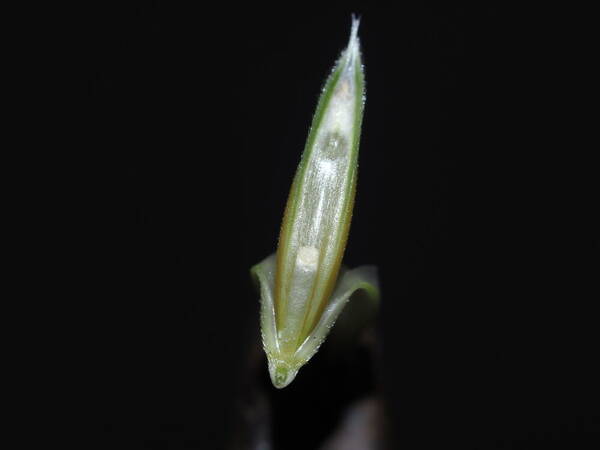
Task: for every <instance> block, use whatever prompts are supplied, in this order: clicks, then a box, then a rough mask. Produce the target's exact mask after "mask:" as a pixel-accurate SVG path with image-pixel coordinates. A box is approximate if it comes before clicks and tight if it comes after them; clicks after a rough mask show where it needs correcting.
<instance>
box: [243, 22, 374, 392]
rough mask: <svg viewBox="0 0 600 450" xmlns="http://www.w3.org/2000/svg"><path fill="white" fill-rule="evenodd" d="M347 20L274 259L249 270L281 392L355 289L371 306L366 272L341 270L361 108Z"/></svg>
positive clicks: (354, 33) (357, 59)
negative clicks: (342, 45) (344, 42)
mask: <svg viewBox="0 0 600 450" xmlns="http://www.w3.org/2000/svg"><path fill="white" fill-rule="evenodd" d="M358 25H359V20H358V19H356V18H355V17H353V18H352V30H351V33H350V40H349V42H348V46H347V47H346V48H345V49H344V51H343V52H342V54H341V56H340V57H339V59H338V61H337V62H336V64H335V66H334V67H333V70H332V72H331V74H330V75H329V77H328V79H327V81H326V83H325V86H324V88H323V91H322V93H321V96H320V98H319V102H318V105H317V110H316V113H315V115H314V118H313V122H312V126H311V129H310V132H309V136H308V140H307V143H306V147H305V149H304V153H303V154H302V159H301V161H300V165H299V166H298V169H297V172H296V175H295V177H294V181H293V184H292V187H291V190H290V194H289V197H288V202H287V205H286V209H285V214H284V218H283V223H282V225H281V233H280V237H279V246H278V248H277V253H276V254H274V255H271V256H269V257H268V258H267V259H265V260H264V261H262V262H261V263H260V264H258V265H256V266H254V267H253V268H252V270H251V271H252V274H253V275H254V277H255V279H256V280H257V281H258V283H259V285H260V295H261V332H262V339H263V346H264V349H265V353H266V354H267V358H268V364H269V372H270V375H271V380H272V381H273V384H274V385H275V387H277V388H283V387H285V386H287V385H288V384H289V383H290V382H291V381H292V380H293V379H294V378H295V376H296V374H297V373H298V370H299V369H300V367H302V365H304V364H306V363H307V362H308V360H309V359H310V358H311V357H312V356H313V355H314V354H315V353H316V351H317V350H318V348H319V346H320V345H321V343H322V342H323V340H324V339H325V337H326V336H327V334H328V332H329V329H330V328H331V327H332V326H333V324H334V322H335V320H336V319H337V317H338V316H339V314H340V312H341V311H342V309H343V308H344V306H345V304H346V302H347V300H348V299H349V298H350V296H351V295H352V294H353V293H354V292H355V291H357V290H359V289H360V290H364V291H365V292H366V293H367V294H368V297H370V298H371V299H372V300H373V301H374V302H377V301H378V298H379V291H378V287H377V275H376V270H375V268H374V267H372V266H365V267H360V268H357V269H354V270H350V271H347V270H345V269H343V268H342V266H341V263H342V257H343V254H344V249H345V246H346V241H347V239H348V232H349V229H350V221H351V217H352V209H353V206H354V196H355V192H356V179H357V170H358V148H359V142H360V130H361V123H362V116H363V108H364V102H365V94H364V73H363V66H362V63H361V54H360V43H359V40H358Z"/></svg>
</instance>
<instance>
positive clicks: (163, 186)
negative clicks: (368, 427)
mask: <svg viewBox="0 0 600 450" xmlns="http://www.w3.org/2000/svg"><path fill="white" fill-rule="evenodd" d="M352 12H355V13H358V14H360V15H362V23H361V28H360V38H361V42H362V48H363V53H364V63H365V66H366V81H367V103H366V110H365V117H364V125H363V136H362V144H361V156H360V175H359V186H358V196H357V202H356V206H355V214H354V218H353V225H352V230H351V234H350V240H349V244H348V249H347V253H346V262H347V263H348V265H350V266H355V265H359V264H364V263H375V264H377V265H378V266H379V268H380V272H381V284H382V291H383V303H382V311H381V314H380V317H379V321H378V329H379V332H380V338H381V342H382V345H383V353H382V356H381V361H380V362H379V366H378V367H379V372H380V373H378V374H377V375H376V379H377V380H378V389H380V392H382V394H383V397H384V398H385V402H386V407H387V411H388V414H389V419H390V424H391V428H392V429H393V431H394V435H395V442H394V443H393V444H392V448H411V449H415V448H428V449H431V448H482V449H526V448H544V449H548V448H568V449H576V448H598V444H599V439H598V409H597V405H598V396H597V394H598V392H597V380H596V377H597V375H598V372H597V371H596V368H595V364H596V360H597V357H598V350H597V342H598V328H597V320H596V317H597V316H596V315H594V314H593V312H592V311H593V305H594V303H595V302H597V301H598V298H600V297H599V296H598V293H599V292H598V291H599V289H598V283H597V278H598V268H599V265H598V233H597V230H598V222H597V221H596V222H594V219H593V214H592V213H593V212H594V209H597V202H596V204H594V202H592V201H591V200H590V199H591V195H590V194H591V188H592V185H593V183H592V180H593V179H592V177H591V175H590V174H589V172H588V169H589V165H588V162H587V161H586V160H585V159H584V158H581V157H579V156H578V154H577V153H576V152H575V149H574V148H573V145H572V144H571V145H570V144H569V142H570V141H569V139H568V137H569V130H568V129H566V125H565V124H564V123H561V121H557V120H556V118H555V117H554V111H556V110H557V109H559V108H560V107H559V104H560V102H561V99H562V97H563V96H564V95H565V91H566V90H568V89H566V88H565V87H564V86H562V85H561V83H560V80H561V76H560V73H561V70H562V69H563V67H562V63H561V62H560V59H558V58H559V56H557V52H558V51H559V49H558V47H557V46H556V43H557V42H558V41H560V33H561V27H560V22H558V24H553V25H552V26H550V27H548V26H547V24H545V23H544V20H543V19H542V18H541V17H539V16H538V17H537V18H536V19H533V18H530V17H531V16H528V15H526V14H524V12H523V11H510V12H507V11H503V10H502V9H500V8H497V7H494V6H485V7H478V8H477V9H463V8H457V7H456V8H455V7H445V8H434V7H430V8H429V7H424V6H423V7H416V6H397V7H395V8H393V9H375V8H373V7H365V6H364V5H360V4H356V5H346V6H345V7H344V8H333V7H331V8H328V9H323V7H319V8H317V9H311V8H310V7H309V6H308V5H303V6H302V7H291V6H289V9H288V6H286V7H285V8H284V6H283V5H279V6H273V7H271V8H268V9H267V8H264V9H257V8H254V7H252V8H251V7H239V6H236V5H233V4H231V5H223V7H222V8H214V7H210V8H208V7H206V6H200V5H198V6H195V7H189V6H187V7H179V6H175V5H173V4H165V3H161V2H141V3H139V4H137V3H134V2H120V3H115V4H113V5H108V4H102V6H98V7H91V8H89V9H88V10H86V11H85V12H84V13H83V15H82V20H81V23H82V24H83V27H82V30H81V36H82V39H81V43H82V53H81V55H79V59H80V60H81V61H84V69H85V74H86V76H85V80H86V83H87V104H88V106H89V109H86V110H85V112H84V113H83V120H84V122H85V127H84V128H83V129H84V131H85V141H84V143H85V149H86V151H87V152H88V153H89V154H90V155H91V156H92V158H91V159H92V160H93V161H92V163H91V164H90V165H89V166H87V168H86V170H87V171H88V172H89V177H90V178H91V179H93V180H94V184H95V189H94V192H93V193H92V194H91V195H90V197H89V198H88V199H87V200H86V204H88V205H91V209H92V211H93V215H92V218H91V221H90V225H91V228H90V235H89V236H88V237H87V239H86V240H85V241H84V244H82V245H84V246H85V248H86V250H87V253H88V254H91V255H92V258H91V266H90V267H91V269H92V270H91V272H93V279H94V281H93V282H91V283H88V284H87V285H86V288H85V289H86V290H85V294H86V295H87V296H88V297H89V298H92V299H94V301H93V304H94V305H95V311H94V313H93V317H92V318H91V320H92V321H94V323H98V324H99V325H100V328H99V329H100V332H99V334H98V344H99V345H98V352H97V353H98V354H97V358H95V359H96V361H97V366H96V367H95V369H94V375H95V379H96V383H95V384H94V386H95V391H97V392H98V394H99V395H98V399H97V400H95V402H97V403H98V404H97V408H96V407H95V406H96V405H94V409H96V410H97V411H99V414H100V421H99V422H98V430H99V432H100V434H101V436H100V437H99V439H100V440H101V442H102V443H103V445H104V447H105V448H119V447H125V448H152V449H161V448H223V447H224V445H225V443H226V442H227V441H228V440H229V439H230V438H231V433H232V430H233V428H232V423H233V417H234V412H235V408H236V402H235V399H236V398H238V397H239V396H240V395H241V393H242V390H243V381H244V380H243V379H242V378H243V377H244V376H245V375H244V374H245V372H244V358H245V354H246V353H247V352H248V348H249V347H251V346H253V345H255V342H256V344H257V343H258V341H257V339H258V338H257V336H256V334H255V333H256V326H257V325H258V315H257V314H258V309H257V308H258V297H257V295H256V293H255V292H254V291H253V289H252V286H251V283H250V279H249V274H248V269H249V267H250V266H251V265H253V264H255V263H256V262H258V261H259V260H261V259H262V258H264V257H265V256H266V255H268V254H269V253H271V252H273V251H274V250H275V246H276V239H277V235H278V228H279V224H280V220H281V216H282V212H283V207H284V203H285V199H286V197H287V193H288V189H289V185H290V182H291V179H292V176H293V173H294V170H295V167H296V165H297V163H298V161H299V157H300V152H301V151H302V148H303V145H304V141H305V139H306V134H307V130H308V125H309V123H310V119H311V116H312V113H313V111H314V107H315V105H316V100H317V96H318V93H319V90H320V87H321V85H322V83H323V80H324V79H325V76H326V75H327V74H328V71H329V69H330V67H331V66H332V64H333V62H334V60H335V58H336V57H337V56H338V54H339V52H340V51H341V49H342V48H343V47H344V45H345V43H346V41H347V37H348V32H349V27H350V14H351V13H352ZM554 25H556V26H554ZM85 175H86V174H85V173H84V176H85ZM310 367H311V365H310V364H309V365H308V366H307V368H306V369H303V371H304V370H306V378H307V379H315V378H319V377H326V378H327V379H328V383H331V384H332V385H333V384H334V383H335V382H336V380H335V376H332V374H331V373H323V374H320V373H319V372H315V371H314V370H312V369H311V368H310ZM303 375H304V372H301V373H300V375H299V378H298V380H296V381H295V382H294V383H293V384H292V385H291V386H290V387H289V388H286V391H281V393H280V392H275V391H274V390H273V392H271V393H270V395H271V396H272V398H275V399H276V398H280V399H281V398H289V399H291V400H290V401H294V402H298V403H295V405H298V406H297V408H296V409H294V408H289V407H288V409H287V410H286V411H287V414H292V415H293V417H291V418H289V419H288V420H287V422H286V421H284V420H282V421H281V423H282V424H283V425H281V426H282V427H284V428H282V429H285V430H287V431H286V433H289V436H290V437H288V439H287V440H285V438H282V437H281V434H282V432H279V435H280V436H279V438H278V439H279V441H278V442H279V444H280V446H281V448H286V449H291V448H311V447H310V444H309V443H310V442H312V441H310V438H309V437H307V436H310V434H311V431H310V430H311V429H314V430H316V431H314V433H315V434H319V433H322V432H323V430H322V428H319V427H322V423H323V421H324V420H325V419H324V416H325V414H328V416H327V417H334V416H331V414H332V413H331V411H330V410H332V409H335V408H333V407H332V406H331V405H335V404H336V402H339V401H341V400H340V398H341V397H339V395H340V394H339V393H338V397H336V396H335V394H332V397H327V395H328V392H329V390H330V389H329V388H328V387H327V383H321V384H318V386H319V388H318V390H313V391H310V390H307V389H306V385H304V384H303V381H302V378H303ZM262 377H263V378H264V377H265V375H264V374H262ZM246 381H247V380H246ZM263 382H264V379H263ZM265 386H266V385H265ZM294 390H296V391H294ZM331 390H333V391H335V389H331ZM294 392H299V393H301V396H302V398H303V400H302V401H301V402H300V400H298V398H299V397H298V396H299V394H297V395H296V397H294ZM277 395H279V397H277ZM286 395H287V396H288V397H282V396H286ZM294 399H295V400H294ZM274 401H275V402H277V400H274ZM323 405H329V406H328V407H324V406H323ZM294 414H295V415H294ZM322 416H323V417H322ZM294 420H296V421H301V423H302V424H303V425H302V429H303V430H305V431H303V432H302V433H297V434H296V435H295V434H294V431H293V428H292V427H293V423H294ZM327 420H331V419H327ZM325 421H326V420H325ZM284 422H285V423H284ZM327 423H329V422H327ZM306 430H308V431H306ZM284 434H285V433H284ZM291 436H295V437H296V438H297V439H292V438H291Z"/></svg>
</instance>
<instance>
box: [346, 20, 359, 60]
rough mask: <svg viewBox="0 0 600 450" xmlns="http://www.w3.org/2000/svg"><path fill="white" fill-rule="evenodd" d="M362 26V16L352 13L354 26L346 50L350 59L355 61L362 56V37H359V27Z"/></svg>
mask: <svg viewBox="0 0 600 450" xmlns="http://www.w3.org/2000/svg"><path fill="white" fill-rule="evenodd" d="M359 26H360V17H359V16H357V15H355V14H352V28H351V29H350V39H349V40H348V47H347V48H346V52H347V55H348V58H349V59H348V61H349V62H353V61H355V59H356V58H360V39H359V38H358V27H359Z"/></svg>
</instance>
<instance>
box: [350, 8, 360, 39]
mask: <svg viewBox="0 0 600 450" xmlns="http://www.w3.org/2000/svg"><path fill="white" fill-rule="evenodd" d="M359 26H360V16H357V15H356V14H354V13H352V29H351V30H350V42H352V41H355V40H357V39H358V27H359Z"/></svg>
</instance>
